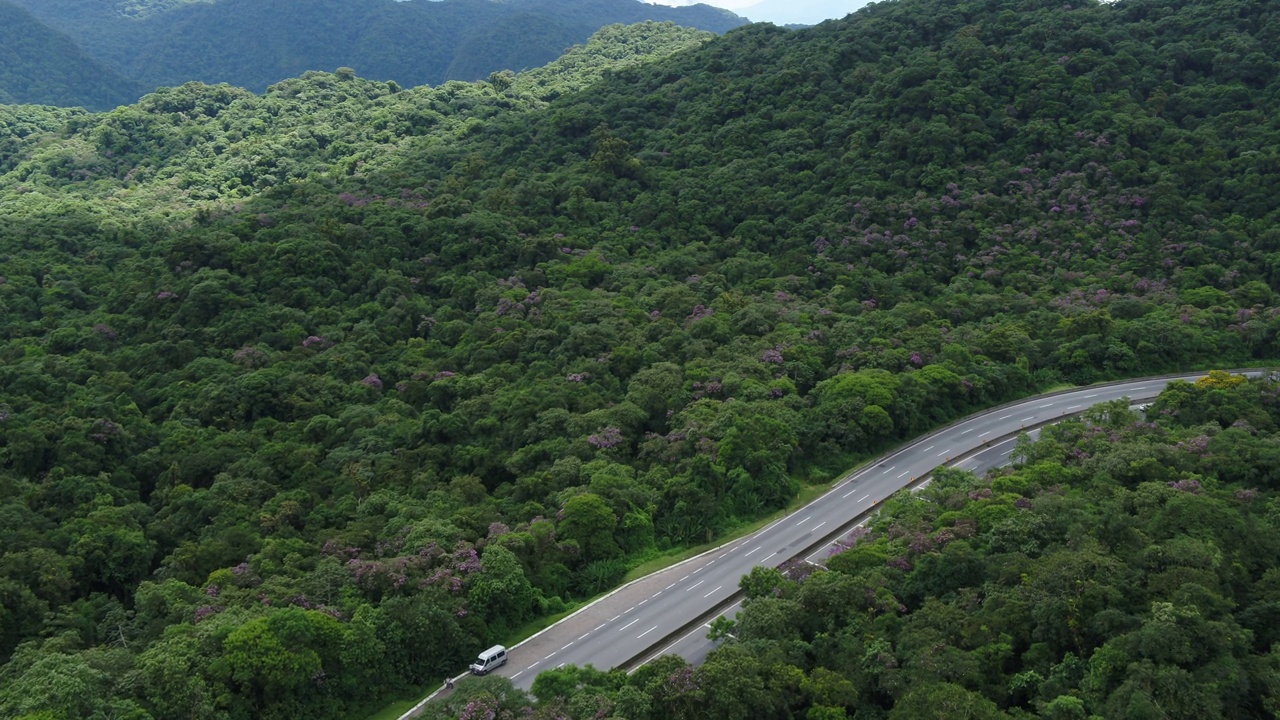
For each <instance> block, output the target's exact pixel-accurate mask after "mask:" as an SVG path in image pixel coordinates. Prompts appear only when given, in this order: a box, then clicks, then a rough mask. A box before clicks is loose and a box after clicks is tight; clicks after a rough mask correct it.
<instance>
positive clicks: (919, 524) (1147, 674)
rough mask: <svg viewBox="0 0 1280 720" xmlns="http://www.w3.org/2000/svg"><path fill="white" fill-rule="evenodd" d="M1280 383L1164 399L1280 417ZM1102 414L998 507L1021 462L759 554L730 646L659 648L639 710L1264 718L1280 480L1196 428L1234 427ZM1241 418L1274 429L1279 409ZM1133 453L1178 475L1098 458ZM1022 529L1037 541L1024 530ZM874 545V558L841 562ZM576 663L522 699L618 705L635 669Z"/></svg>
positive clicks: (725, 639)
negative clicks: (1257, 479)
mask: <svg viewBox="0 0 1280 720" xmlns="http://www.w3.org/2000/svg"><path fill="white" fill-rule="evenodd" d="M1189 388H1196V389H1198V390H1199V395H1198V396H1197V397H1194V398H1193V399H1189V398H1187V396H1186V394H1187V392H1188V389H1189ZM1192 392H1196V390H1192ZM1277 393H1280V380H1277V379H1274V378H1272V379H1264V380H1259V381H1253V382H1244V381H1243V380H1241V379H1240V378H1232V377H1230V376H1227V375H1225V374H1218V373H1215V374H1214V375H1212V376H1211V377H1210V378H1209V379H1208V380H1206V381H1202V382H1201V383H1198V384H1197V385H1194V386H1189V385H1185V384H1184V385H1174V386H1172V387H1171V388H1170V389H1168V390H1167V391H1165V393H1164V394H1163V395H1161V396H1160V398H1159V400H1158V401H1157V403H1156V405H1157V406H1165V405H1166V404H1168V403H1169V402H1170V401H1179V402H1181V403H1182V405H1181V409H1182V411H1183V414H1184V415H1185V414H1190V413H1191V411H1193V410H1199V411H1204V410H1206V409H1208V408H1210V407H1212V406H1213V404H1214V403H1215V402H1221V401H1223V400H1228V401H1230V402H1231V404H1232V406H1233V407H1235V408H1236V409H1237V410H1238V411H1239V412H1240V413H1242V414H1248V413H1250V412H1261V413H1263V414H1264V415H1266V416H1268V417H1273V416H1275V415H1276V414H1277V413H1280V403H1277V401H1276V398H1277V397H1278V395H1277ZM1122 412H1123V413H1127V414H1128V415H1129V417H1127V418H1124V419H1123V420H1117V417H1118V416H1119V415H1120V414H1121V413H1122ZM1090 414H1091V415H1095V416H1096V418H1098V419H1101V420H1104V421H1106V422H1105V423H1101V424H1100V423H1096V422H1094V420H1092V419H1082V420H1071V421H1068V422H1065V423H1062V424H1060V425H1056V426H1051V427H1049V428H1046V429H1045V430H1044V434H1045V436H1046V437H1045V439H1044V440H1042V441H1041V442H1054V443H1057V444H1059V445H1061V446H1064V447H1067V448H1069V451H1068V452H1067V453H1066V454H1065V455H1064V456H1063V457H1062V458H1061V459H1059V460H1056V461H1053V462H1056V463H1059V464H1061V465H1062V466H1063V467H1062V469H1063V471H1064V472H1065V473H1066V474H1068V475H1071V476H1072V477H1073V479H1072V480H1071V481H1070V482H1068V483H1057V482H1054V483H1050V484H1039V483H1028V484H1027V491H1026V493H1025V494H1024V495H1023V496H1020V497H1018V498H1017V500H1014V501H1013V504H1012V505H1011V506H1010V507H1011V508H1012V511H1013V514H1012V515H1009V516H1007V517H1005V518H1004V519H1003V520H1002V521H1001V523H1000V525H998V526H995V527H990V528H984V527H983V526H982V523H981V522H980V521H979V520H978V519H979V518H981V516H982V512H983V510H984V509H986V508H990V507H996V506H1001V505H1003V504H1005V503H1007V502H1009V500H1008V498H1006V497H1002V496H1001V495H1000V494H999V493H997V492H996V491H995V486H996V485H998V484H999V481H1000V480H1002V479H1006V478H1010V477H1016V476H1018V475H1019V474H1020V473H1025V472H1026V471H1027V469H1028V468H1027V467H1026V466H1023V465H1015V466H1013V467H1006V468H1001V469H998V470H995V471H993V472H992V474H991V475H990V476H989V477H987V478H977V477H974V476H973V475H971V474H969V473H964V472H958V471H951V472H944V473H940V474H939V475H938V476H937V477H936V478H935V479H934V482H933V483H932V484H931V485H929V486H928V487H927V488H926V489H924V490H922V491H920V492H919V493H909V494H905V495H903V496H899V497H895V498H893V499H891V500H890V501H889V502H888V503H887V504H886V506H885V508H884V509H883V511H882V512H881V513H880V514H879V515H878V516H877V517H876V518H875V520H874V521H873V523H872V525H871V527H870V530H869V531H867V532H860V533H857V534H855V537H854V538H851V539H850V541H849V544H852V545H853V547H852V548H851V549H848V550H843V551H841V552H840V553H839V554H837V555H836V556H834V557H832V558H831V559H830V560H829V563H828V565H829V568H828V569H819V570H816V571H814V570H813V569H812V567H811V566H808V565H805V564H799V565H797V566H793V567H788V568H785V572H780V571H778V570H774V569H772V568H769V569H766V568H757V569H756V570H755V571H753V572H752V573H751V574H750V575H748V576H746V577H744V578H743V582H742V586H743V588H744V589H745V590H746V593H747V596H746V599H745V600H744V601H743V607H742V609H741V611H739V613H738V615H737V617H736V618H735V620H733V621H727V620H724V619H723V618H720V619H718V620H717V622H716V623H714V624H713V627H712V631H711V633H710V635H711V636H712V637H715V638H717V639H720V640H721V641H722V644H721V646H720V647H719V648H718V649H716V650H714V651H713V652H712V653H711V655H710V656H709V657H708V658H707V660H706V662H705V663H704V664H703V665H702V666H701V667H698V668H692V667H688V666H683V664H682V661H680V660H679V659H678V658H673V657H665V658H659V659H658V660H656V661H655V662H654V663H653V664H652V665H650V666H646V667H645V668H642V669H641V670H640V671H638V672H636V673H635V674H634V675H631V676H627V678H626V683H627V685H628V686H630V687H631V688H632V690H633V691H635V692H646V693H648V694H649V697H650V698H652V700H651V704H650V705H649V706H648V707H647V708H646V710H645V711H644V712H641V713H637V714H634V715H629V716H628V717H635V718H665V717H698V716H699V714H698V709H701V711H702V712H704V713H706V714H707V715H711V716H714V717H764V718H774V717H777V718H784V717H806V718H833V717H888V718H957V717H969V718H1011V717H1044V718H1057V719H1060V720H1068V719H1084V718H1091V717H1157V716H1165V717H1185V718H1194V717H1202V716H1212V717H1237V718H1249V717H1260V716H1266V715H1267V714H1268V713H1269V712H1270V709H1271V708H1274V707H1275V703H1276V700H1277V695H1276V688H1277V686H1276V684H1275V681H1276V678H1277V675H1276V674H1275V669H1274V655H1275V651H1276V647H1277V646H1276V645H1275V643H1274V641H1273V639H1272V636H1270V635H1268V633H1270V632H1271V631H1270V630H1266V629H1264V628H1263V626H1262V625H1261V624H1259V620H1260V619H1261V617H1262V616H1263V615H1264V614H1266V613H1267V612H1270V611H1263V610H1262V608H1263V607H1270V603H1271V598H1272V597H1273V596H1274V595H1275V591H1276V589H1277V588H1280V584H1277V583H1276V580H1277V578H1280V575H1277V569H1276V557H1277V555H1276V550H1277V549H1280V525H1278V524H1277V519H1278V516H1277V515H1276V513H1275V506H1276V502H1277V497H1280V496H1278V495H1277V493H1278V492H1280V483H1277V482H1274V481H1271V482H1267V483H1265V484H1264V485H1254V481H1253V479H1252V476H1251V474H1250V472H1249V470H1248V468H1247V467H1245V466H1238V467H1234V468H1231V469H1226V468H1223V467H1222V466H1221V465H1220V463H1219V456H1218V455H1217V453H1216V451H1214V450H1210V449H1208V448H1206V447H1205V445H1204V444H1202V443H1199V442H1197V439H1198V438H1199V437H1202V436H1201V435H1200V433H1203V432H1206V431H1207V432H1209V433H1210V434H1211V435H1212V436H1213V437H1214V438H1217V437H1221V436H1223V435H1227V434H1230V433H1233V432H1236V431H1238V430H1239V427H1236V428H1229V429H1223V428H1222V427H1221V426H1212V427H1210V426H1206V425H1204V424H1189V423H1187V422H1184V421H1183V420H1182V419H1181V416H1175V415H1173V414H1165V415H1162V419H1161V420H1160V421H1159V422H1158V423H1151V422H1147V421H1145V420H1141V419H1139V418H1137V417H1133V416H1132V413H1128V410H1127V403H1123V404H1116V405H1112V406H1110V407H1109V408H1101V409H1099V410H1097V411H1095V412H1093V413H1090ZM1231 424H1234V423H1231ZM1244 434H1245V436H1246V437H1249V438H1251V439H1252V440H1253V442H1255V443H1256V444H1257V445H1260V446H1280V433H1277V432H1276V430H1275V429H1274V428H1273V429H1271V430H1268V431H1265V432H1258V431H1253V432H1245V433H1244ZM1210 447H1211V445H1210ZM1135 450H1136V451H1140V452H1142V453H1146V454H1148V455H1155V456H1157V457H1160V458H1161V462H1162V463H1163V464H1166V465H1167V466H1168V467H1169V469H1170V471H1171V472H1173V473H1174V474H1175V477H1177V478H1178V479H1175V480H1171V481H1168V482H1159V483H1153V482H1147V483H1142V484H1139V485H1138V486H1136V487H1132V488H1126V487H1122V486H1118V485H1117V484H1116V482H1115V481H1114V479H1113V478H1112V477H1111V475H1110V474H1109V473H1108V472H1107V470H1106V468H1108V467H1110V462H1111V460H1112V459H1113V458H1116V457H1129V456H1130V455H1131V454H1132V453H1133V452H1134V451H1135ZM1042 462H1049V461H1042ZM1269 463H1270V460H1268V459H1264V458H1254V459H1251V460H1249V461H1247V463H1246V465H1268V464H1269ZM1184 505H1185V506H1187V507H1186V511H1188V512H1189V513H1191V514H1194V515H1195V517H1197V518H1200V519H1199V520H1196V521H1195V523H1194V525H1185V524H1181V522H1180V521H1177V520H1174V518H1175V517H1179V518H1183V520H1184V521H1185V520H1188V519H1190V518H1189V517H1188V516H1187V515H1185V514H1184V511H1183V506H1184ZM1191 508H1194V510H1192V509H1191ZM1245 526H1247V527H1248V528H1249V531H1248V532H1247V533H1246V532H1242V528H1243V527H1245ZM1011 533H1012V534H1017V535H1019V536H1020V537H1022V538H1023V539H1025V540H1026V542H1025V543H1023V544H1022V545H1020V546H1013V547H1010V545H1009V543H1008V541H1007V537H1008V535H1009V534H1011ZM866 548H878V549H879V550H880V553H879V554H878V556H876V557H878V559H879V561H878V562H876V563H874V564H872V563H863V564H854V565H843V566H840V565H838V561H840V560H841V558H844V557H846V556H848V555H854V554H856V553H858V552H859V551H860V550H865V549H866ZM864 557H871V556H869V555H864ZM1259 633H1261V635H1260V634H1259ZM576 673H577V670H576V669H574V668H563V669H561V670H558V671H557V674H556V676H555V677H554V678H548V679H547V680H546V681H545V682H544V681H543V679H542V678H540V679H539V683H540V684H539V685H536V686H535V688H536V689H538V692H537V703H536V705H535V706H534V707H531V708H530V710H531V711H535V712H546V711H549V710H550V709H552V708H555V707H558V706H562V705H564V704H567V705H568V706H570V707H572V706H574V704H575V702H578V701H580V700H582V699H585V697H588V696H590V697H593V698H595V702H596V703H597V705H600V704H603V706H605V707H608V706H609V704H610V703H617V704H618V705H619V706H620V705H621V703H622V699H623V697H624V696H625V694H626V693H625V691H626V686H623V687H619V686H614V687H601V686H597V687H594V688H587V687H585V686H583V685H580V684H577V683H574V682H566V681H565V680H569V679H572V678H574V677H576ZM543 678H547V676H546V675H544V676H543Z"/></svg>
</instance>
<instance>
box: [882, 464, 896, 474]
mask: <svg viewBox="0 0 1280 720" xmlns="http://www.w3.org/2000/svg"><path fill="white" fill-rule="evenodd" d="M897 467H898V466H897V465H894V466H892V467H887V468H885V469H884V474H885V475H888V474H889V473H890V472H893V470H895V469H896V468H897Z"/></svg>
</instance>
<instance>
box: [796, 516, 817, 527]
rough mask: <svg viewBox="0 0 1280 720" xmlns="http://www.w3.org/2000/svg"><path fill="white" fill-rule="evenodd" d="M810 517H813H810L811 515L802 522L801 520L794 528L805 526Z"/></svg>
mask: <svg viewBox="0 0 1280 720" xmlns="http://www.w3.org/2000/svg"><path fill="white" fill-rule="evenodd" d="M811 517H813V516H812V515H810V516H809V517H806V518H805V519H803V520H801V521H800V522H798V523H796V527H800V526H801V525H803V524H805V523H807V522H809V518H811Z"/></svg>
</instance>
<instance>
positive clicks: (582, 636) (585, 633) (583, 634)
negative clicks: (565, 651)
mask: <svg viewBox="0 0 1280 720" xmlns="http://www.w3.org/2000/svg"><path fill="white" fill-rule="evenodd" d="M590 634H591V633H589V632H584V633H582V634H581V635H579V636H578V640H581V639H583V638H585V637H586V636H588V635H590ZM578 640H574V642H578ZM565 647H568V645H566V646H565Z"/></svg>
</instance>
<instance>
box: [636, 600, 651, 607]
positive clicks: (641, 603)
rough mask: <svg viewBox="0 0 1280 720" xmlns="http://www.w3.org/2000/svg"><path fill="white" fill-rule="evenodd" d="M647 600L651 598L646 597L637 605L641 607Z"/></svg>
mask: <svg viewBox="0 0 1280 720" xmlns="http://www.w3.org/2000/svg"><path fill="white" fill-rule="evenodd" d="M647 602H649V598H645V599H643V600H641V601H640V602H638V603H636V607H640V606H641V605H643V604H645V603H647Z"/></svg>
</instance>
